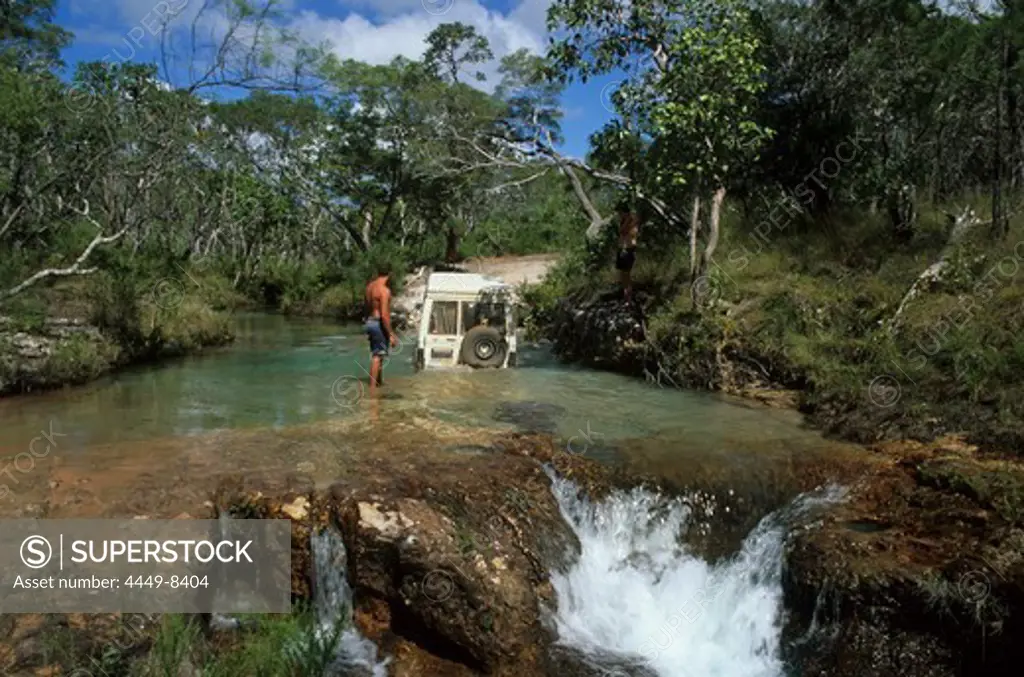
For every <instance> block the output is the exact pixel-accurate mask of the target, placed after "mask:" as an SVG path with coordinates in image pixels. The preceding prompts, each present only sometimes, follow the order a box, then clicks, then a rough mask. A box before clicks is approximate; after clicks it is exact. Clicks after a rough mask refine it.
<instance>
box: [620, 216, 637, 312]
mask: <svg viewBox="0 0 1024 677" xmlns="http://www.w3.org/2000/svg"><path fill="white" fill-rule="evenodd" d="M615 211H616V212H617V213H618V215H619V253H618V255H617V256H616V257H615V268H616V270H618V271H619V282H620V283H621V284H622V296H623V298H624V299H625V300H626V303H630V302H632V300H633V280H632V271H633V264H634V263H636V240H637V236H638V235H639V233H640V218H639V217H638V216H637V215H636V214H634V213H633V212H632V211H631V210H630V208H629V204H628V203H627V202H625V201H623V202H620V203H619V204H618V206H617V207H616V209H615Z"/></svg>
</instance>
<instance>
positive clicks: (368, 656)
mask: <svg viewBox="0 0 1024 677" xmlns="http://www.w3.org/2000/svg"><path fill="white" fill-rule="evenodd" d="M310 547H311V549H312V551H313V596H314V604H315V608H316V613H317V620H318V622H319V628H318V632H319V634H320V636H321V637H326V638H330V637H332V636H334V634H335V633H336V632H337V631H338V624H339V623H344V624H345V626H344V630H342V631H341V636H340V638H339V640H338V649H337V659H336V662H335V666H334V667H335V668H337V669H338V670H339V671H341V674H344V675H353V676H356V675H358V676H359V677H387V675H388V670H387V666H388V663H389V662H390V659H384V660H380V659H378V657H377V647H376V646H375V645H374V644H373V642H371V641H370V640H368V639H366V638H365V637H363V636H362V635H360V634H359V631H358V630H357V629H356V628H355V627H354V626H352V624H351V618H352V588H351V587H349V584H348V579H347V578H346V571H348V566H347V563H348V560H347V555H346V553H345V543H344V542H343V541H342V539H341V534H339V533H338V531H337V529H335V528H334V527H327V528H326V529H324V530H322V531H320V532H319V533H315V534H313V536H312V538H311V543H310Z"/></svg>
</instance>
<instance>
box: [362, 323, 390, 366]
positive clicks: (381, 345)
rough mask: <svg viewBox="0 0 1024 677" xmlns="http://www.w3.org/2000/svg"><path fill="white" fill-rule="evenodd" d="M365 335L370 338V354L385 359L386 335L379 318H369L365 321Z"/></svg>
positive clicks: (387, 344) (386, 352) (386, 351)
mask: <svg viewBox="0 0 1024 677" xmlns="http://www.w3.org/2000/svg"><path fill="white" fill-rule="evenodd" d="M364 328H365V329H366V335H367V336H369V337H370V352H371V353H372V354H373V355H374V356H380V357H387V354H388V346H389V343H388V333H387V332H386V331H384V326H383V325H382V324H381V322H380V318H377V317H371V318H370V319H368V320H367V321H366V326H365V327H364Z"/></svg>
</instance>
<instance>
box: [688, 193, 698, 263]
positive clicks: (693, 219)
mask: <svg viewBox="0 0 1024 677" xmlns="http://www.w3.org/2000/svg"><path fill="white" fill-rule="evenodd" d="M699 231H700V195H695V196H694V197H693V214H692V215H691V216H690V282H693V281H694V280H696V279H697V277H698V272H697V270H698V265H697V235H698V233H699Z"/></svg>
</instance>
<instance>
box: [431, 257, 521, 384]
mask: <svg viewBox="0 0 1024 677" xmlns="http://www.w3.org/2000/svg"><path fill="white" fill-rule="evenodd" d="M514 308H515V289H514V288H513V287H512V286H511V285H509V284H506V283H504V282H502V281H501V280H496V279H493V278H488V277H484V276H483V275H477V274H476V273H431V275H430V278H429V279H428V280H427V290H426V292H425V294H424V297H423V314H422V316H421V318H420V327H419V337H418V339H417V342H416V368H417V369H439V368H445V367H457V366H459V365H467V366H469V367H474V368H477V369H481V368H503V367H514V366H515V365H516V323H515V317H514Z"/></svg>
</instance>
